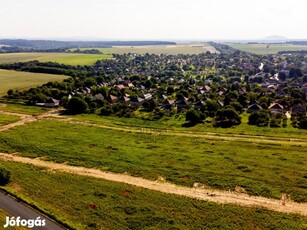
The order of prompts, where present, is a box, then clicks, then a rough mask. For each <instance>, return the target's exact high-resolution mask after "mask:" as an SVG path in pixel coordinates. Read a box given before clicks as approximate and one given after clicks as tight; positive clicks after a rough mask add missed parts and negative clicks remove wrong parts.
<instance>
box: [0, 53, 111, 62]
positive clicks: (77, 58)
mask: <svg viewBox="0 0 307 230" xmlns="http://www.w3.org/2000/svg"><path fill="white" fill-rule="evenodd" d="M111 58H112V56H111V55H106V54H75V53H9V54H0V64H5V63H15V62H28V61H33V60H38V61H40V62H49V61H52V62H57V63H61V64H67V65H92V64H94V63H95V62H96V61H97V60H103V59H111Z"/></svg>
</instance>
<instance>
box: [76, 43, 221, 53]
mask: <svg viewBox="0 0 307 230" xmlns="http://www.w3.org/2000/svg"><path fill="white" fill-rule="evenodd" d="M86 49H87V48H83V49H80V50H86ZM97 49H98V50H99V51H100V52H102V53H103V54H125V53H136V54H145V53H150V54H173V55H177V54H200V53H205V52H207V51H209V52H211V53H217V51H216V50H215V48H214V47H212V46H210V45H209V44H208V43H181V44H177V45H170V46H115V47H112V48H97Z"/></svg>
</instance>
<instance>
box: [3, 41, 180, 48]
mask: <svg viewBox="0 0 307 230" xmlns="http://www.w3.org/2000/svg"><path fill="white" fill-rule="evenodd" d="M0 45H5V46H11V47H16V48H17V47H18V48H20V49H24V50H54V49H68V48H78V47H80V48H81V47H82V48H93V47H96V48H107V47H112V46H152V45H176V43H174V42H165V41H51V40H25V39H0Z"/></svg>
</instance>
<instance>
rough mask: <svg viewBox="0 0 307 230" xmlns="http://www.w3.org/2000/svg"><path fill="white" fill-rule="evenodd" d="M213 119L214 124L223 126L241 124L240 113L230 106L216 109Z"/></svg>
mask: <svg viewBox="0 0 307 230" xmlns="http://www.w3.org/2000/svg"><path fill="white" fill-rule="evenodd" d="M214 120H215V126H218V127H223V128H227V127H231V126H234V125H239V124H241V117H240V115H239V114H238V113H237V111H235V109H234V108H232V107H231V106H229V107H228V106H226V107H225V108H223V109H220V110H218V111H217V112H216V116H215V118H214Z"/></svg>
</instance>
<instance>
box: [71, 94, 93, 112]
mask: <svg viewBox="0 0 307 230" xmlns="http://www.w3.org/2000/svg"><path fill="white" fill-rule="evenodd" d="M88 108H89V107H88V104H87V103H86V102H85V100H83V99H82V98H80V97H72V98H71V99H70V100H69V102H68V104H67V109H68V111H69V112H70V113H71V114H80V113H86V112H87V111H88Z"/></svg>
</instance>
